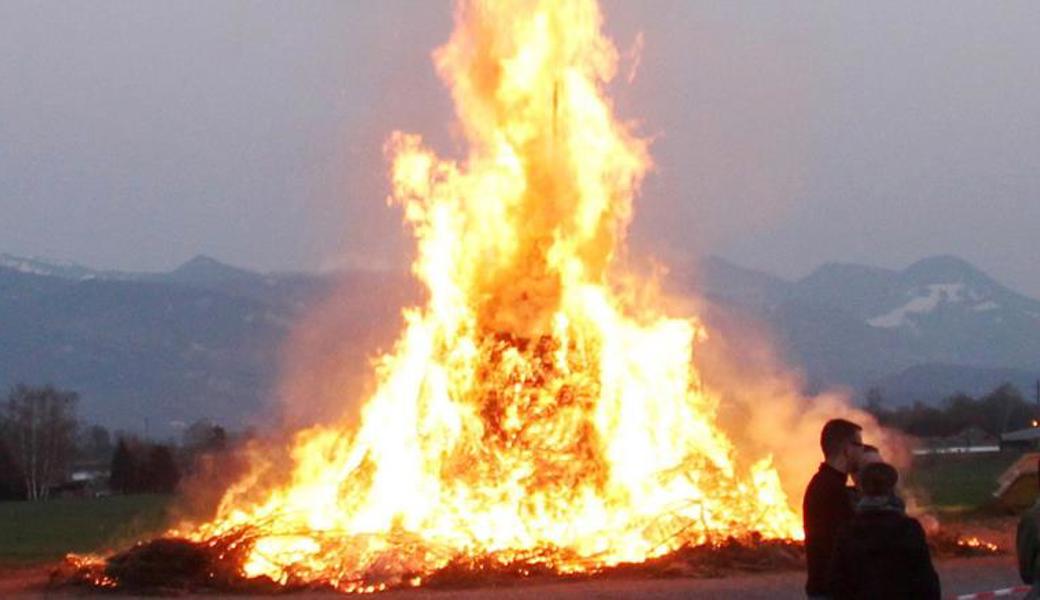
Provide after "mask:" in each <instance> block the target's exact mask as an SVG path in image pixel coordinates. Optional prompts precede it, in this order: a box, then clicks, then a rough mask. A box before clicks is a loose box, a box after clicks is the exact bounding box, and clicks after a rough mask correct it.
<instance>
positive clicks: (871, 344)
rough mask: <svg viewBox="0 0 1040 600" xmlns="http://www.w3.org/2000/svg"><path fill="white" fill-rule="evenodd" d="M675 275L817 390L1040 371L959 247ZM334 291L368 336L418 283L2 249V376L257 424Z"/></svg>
mask: <svg viewBox="0 0 1040 600" xmlns="http://www.w3.org/2000/svg"><path fill="white" fill-rule="evenodd" d="M671 279H672V283H673V284H674V285H676V286H679V288H680V289H682V290H683V291H690V292H692V291H694V290H696V291H698V292H699V293H701V294H703V295H704V296H705V297H706V298H707V299H708V300H709V302H711V303H713V304H714V305H717V306H722V307H725V309H726V310H727V311H730V312H733V313H737V314H742V315H746V316H747V317H748V318H750V319H754V320H756V321H759V322H762V323H764V324H766V326H767V328H768V329H770V330H771V331H772V334H773V337H774V338H775V340H776V343H777V344H778V346H779V349H780V351H781V355H782V356H784V357H785V358H786V359H787V360H788V361H789V362H791V363H792V364H793V365H795V366H796V367H798V368H801V369H803V370H804V372H805V376H806V385H807V387H809V388H810V389H813V390H817V389H822V388H825V387H830V386H848V387H851V388H852V389H853V390H855V391H856V392H857V393H859V394H860V395H862V393H863V391H864V390H866V389H867V388H869V387H871V386H877V387H879V388H881V390H882V393H883V395H884V397H885V399H886V401H887V402H889V403H890V404H893V405H895V404H902V403H910V402H914V401H925V402H935V401H938V400H941V399H942V398H943V397H945V396H948V395H950V394H952V393H954V392H957V391H963V392H966V393H969V394H980V393H983V392H987V391H989V390H991V389H993V388H994V387H996V386H997V385H999V384H1001V383H1003V382H1008V381H1009V382H1011V383H1013V384H1015V385H1016V386H1018V387H1019V388H1020V389H1021V390H1022V391H1023V392H1029V391H1030V390H1031V389H1032V386H1033V385H1034V381H1035V380H1036V379H1038V378H1040V301H1038V300H1036V299H1033V298H1029V297H1026V296H1024V295H1022V294H1019V293H1016V292H1014V291H1012V290H1010V289H1008V288H1006V287H1004V286H1003V285H1001V284H1000V283H998V282H996V281H994V280H993V279H992V278H990V277H989V276H987V275H986V274H985V273H983V272H981V271H980V270H978V269H977V268H975V267H973V266H972V265H970V264H968V263H967V262H965V261H963V260H960V259H957V258H954V257H950V256H939V257H933V258H927V259H924V260H921V261H919V262H917V263H915V264H913V265H911V266H909V267H908V268H906V269H904V270H902V271H893V270H886V269H878V268H874V267H866V266H861V265H854V264H827V265H824V266H822V267H820V268H819V269H817V270H816V271H815V272H813V273H812V274H810V275H809V276H808V277H805V278H804V279H801V280H798V281H786V280H783V279H780V278H777V277H774V276H771V275H769V274H766V273H762V272H758V271H754V270H750V269H746V268H743V267H739V266H737V265H734V264H732V263H729V262H727V261H725V260H722V259H719V258H715V257H709V258H706V259H704V260H703V261H701V262H700V264H699V265H697V266H695V267H691V268H688V269H685V270H684V269H677V270H675V271H674V272H673V274H672V276H671ZM336 288H342V289H346V290H348V291H347V295H346V296H344V308H343V310H344V311H345V312H346V313H349V315H348V319H347V320H348V321H349V322H350V323H351V325H350V327H349V329H350V330H352V331H355V332H360V331H365V330H366V329H367V328H371V327H372V326H373V323H376V322H378V321H381V320H393V319H396V318H397V315H398V311H399V306H400V304H401V303H402V302H403V301H404V300H405V299H406V298H408V297H409V295H410V294H411V295H414V292H409V291H408V290H414V286H412V285H411V284H410V283H409V281H408V278H407V277H406V276H405V275H404V274H401V273H389V272H364V271H354V272H340V273H335V274H325V275H318V274H304V273H285V274H277V273H272V274H260V273H255V272H251V271H247V270H243V269H237V268H235V267H231V266H228V265H225V264H223V263H220V262H218V261H216V260H214V259H211V258H207V257H196V258H194V259H192V260H190V261H188V262H187V263H185V264H184V265H182V266H180V267H179V268H177V269H175V270H173V271H170V272H168V273H125V272H117V271H98V270H93V269H90V268H88V267H84V266H81V265H76V264H71V263H54V262H49V261H43V260H37V259H28V258H22V257H16V256H11V255H0V387H3V388H6V387H7V386H10V385H13V384H15V383H19V382H25V383H30V384H41V383H53V384H55V385H58V386H61V387H65V388H69V389H74V390H76V391H78V392H80V394H81V398H82V399H81V403H80V413H81V415H82V416H83V417H84V418H85V419H86V420H89V421H93V422H98V423H102V424H105V425H108V426H111V427H117V428H124V429H129V430H134V431H143V430H145V429H148V430H149V433H151V434H153V435H168V434H172V433H175V432H176V430H177V428H178V427H180V426H182V425H181V424H183V423H190V422H192V421H194V420H197V419H199V418H209V419H212V420H214V421H217V422H220V423H224V424H226V425H228V426H231V427H241V426H245V425H248V424H251V423H256V422H257V421H258V420H261V419H263V418H264V416H263V415H264V414H265V412H266V410H267V409H268V408H270V407H271V406H272V404H273V402H274V398H275V395H276V393H277V381H278V376H279V365H280V364H281V357H282V354H281V353H282V351H283V348H284V346H285V344H286V342H287V340H288V339H289V336H290V333H291V331H292V329H293V326H294V324H295V323H297V322H298V320H299V319H300V318H301V317H302V316H303V315H306V314H308V311H310V310H311V309H312V308H313V307H315V306H317V305H318V304H319V303H320V302H322V301H323V300H325V299H327V298H328V296H329V294H330V293H331V291H332V290H333V289H336ZM387 290H398V291H400V293H396V294H394V295H389V294H388V293H387ZM369 350H370V349H368V348H363V349H359V354H358V356H363V355H364V352H365V351H369Z"/></svg>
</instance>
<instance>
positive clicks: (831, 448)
mask: <svg viewBox="0 0 1040 600" xmlns="http://www.w3.org/2000/svg"><path fill="white" fill-rule="evenodd" d="M862 431H863V428H862V427H860V426H859V425H856V424H855V423H853V422H852V421H846V420H845V419H831V420H830V421H827V424H826V425H824V426H823V431H821V432H820V448H821V449H822V450H823V457H824V459H825V460H826V461H827V463H828V464H829V465H831V466H832V467H834V468H836V469H838V470H840V471H844V472H846V473H848V472H850V471H855V470H856V468H857V467H858V466H859V463H860V457H861V455H862V449H863V437H862Z"/></svg>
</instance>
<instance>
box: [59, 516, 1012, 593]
mask: <svg viewBox="0 0 1040 600" xmlns="http://www.w3.org/2000/svg"><path fill="white" fill-rule="evenodd" d="M254 537H255V533H251V532H250V531H249V530H241V531H237V532H234V533H231V534H227V535H225V536H223V537H219V538H214V539H211V540H208V541H206V542H195V541H191V540H186V539H178V538H159V539H155V540H152V541H149V542H141V543H138V544H137V545H135V546H133V547H131V548H129V549H128V550H125V551H123V552H120V553H118V554H114V555H112V556H110V557H108V558H107V559H100V558H98V559H94V560H91V559H83V558H82V557H79V558H77V557H70V558H69V559H68V560H67V561H66V564H65V565H63V567H61V568H59V569H58V571H56V572H55V573H54V575H53V576H52V584H53V585H55V586H60V587H67V586H78V587H85V588H89V589H93V590H105V589H110V590H119V591H122V592H137V593H166V594H168V593H178V592H224V593H253V594H273V593H281V592H286V591H298V590H334V589H336V588H335V586H334V585H333V583H332V582H320V581H319V582H314V581H309V580H307V579H306V578H304V577H292V576H290V577H289V579H288V581H286V582H276V581H273V580H272V579H270V578H268V577H265V576H260V577H247V576H246V575H244V573H243V570H242V565H243V564H244V562H245V558H246V556H247V555H248V550H249V549H250V548H251V546H252V544H251V542H252V541H253V538H254ZM929 545H930V546H931V547H932V552H933V553H934V554H935V555H936V556H937V557H939V556H942V557H948V556H990V555H993V554H997V553H1001V551H1000V550H999V549H997V548H996V546H994V545H992V544H988V543H986V542H982V541H979V540H975V539H974V538H966V537H962V536H960V535H959V534H957V533H956V532H945V531H944V532H940V533H938V534H936V535H933V536H931V537H930V538H929ZM561 565H569V566H570V568H568V567H561ZM575 565H578V567H579V568H578V569H574V568H573V567H574V566H575ZM804 568H805V549H804V545H803V543H802V542H800V541H794V540H765V539H762V538H761V537H759V536H757V535H752V536H749V537H747V538H740V539H738V538H733V537H730V538H726V539H724V540H721V541H713V542H708V543H703V544H698V545H686V546H683V547H681V548H679V549H677V550H675V551H673V552H669V553H668V554H665V555H663V556H660V557H658V558H654V559H650V560H647V561H644V562H641V563H625V564H620V565H616V566H610V567H602V566H600V567H595V566H593V565H590V566H589V567H588V568H587V569H582V568H580V559H578V558H577V557H568V556H565V555H561V554H560V551H559V550H553V549H545V550H542V551H534V552H530V553H526V554H523V555H513V556H510V557H506V556H504V555H495V554H489V555H482V556H458V557H456V558H454V559H452V560H451V561H449V562H448V564H447V565H445V566H444V567H442V568H441V569H439V570H437V571H436V572H434V573H427V574H423V575H422V585H423V586H424V587H434V588H466V587H485V586H503V585H506V586H508V585H514V584H519V583H521V582H525V581H526V582H530V581H531V580H532V579H534V580H539V579H542V580H548V579H554V580H561V579H562V580H583V579H589V578H594V577H595V578H602V577H608V578H633V577H635V578H664V577H693V578H716V577H725V576H727V575H733V574H736V573H755V572H771V571H791V570H801V569H804ZM572 570H577V571H578V572H574V573H570V572H568V571H572ZM418 576H419V575H418V574H416V575H406V576H405V577H403V578H401V581H409V580H410V579H411V578H412V577H418ZM404 585H406V584H404V583H400V584H398V586H404ZM387 587H396V586H394V585H390V586H385V585H380V586H379V587H378V588H376V589H387ZM358 589H362V588H361V587H359V588H358ZM339 590H340V591H345V590H344V589H343V588H342V587H340V588H339Z"/></svg>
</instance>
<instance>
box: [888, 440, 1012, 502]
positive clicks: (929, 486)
mask: <svg viewBox="0 0 1040 600" xmlns="http://www.w3.org/2000/svg"><path fill="white" fill-rule="evenodd" d="M1018 457H1019V454H1018V453H1015V452H993V453H987V454H946V455H933V456H921V457H915V458H914V462H913V465H912V466H911V468H910V469H909V470H908V471H907V472H906V473H905V478H904V479H905V481H904V484H905V486H906V487H907V488H908V489H909V490H913V491H915V492H917V496H918V497H919V499H920V500H921V501H922V502H923V503H924V504H926V505H927V506H929V507H931V508H932V509H934V510H938V511H950V512H958V511H969V510H973V509H978V508H982V507H984V506H986V505H988V504H989V503H990V502H991V501H992V500H993V495H992V494H993V491H994V490H995V489H996V487H997V477H999V476H1000V474H1001V473H1003V472H1004V470H1005V469H1007V468H1008V467H1009V466H1010V465H1011V464H1012V463H1014V462H1015V461H1016V460H1018Z"/></svg>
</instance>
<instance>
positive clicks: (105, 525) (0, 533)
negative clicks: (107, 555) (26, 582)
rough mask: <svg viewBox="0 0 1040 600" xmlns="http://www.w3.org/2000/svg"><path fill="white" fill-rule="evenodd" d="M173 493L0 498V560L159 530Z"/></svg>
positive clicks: (21, 560)
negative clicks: (30, 499)
mask: <svg viewBox="0 0 1040 600" xmlns="http://www.w3.org/2000/svg"><path fill="white" fill-rule="evenodd" d="M171 498H172V497H171V496H163V495H152V494H142V495H135V496H110V497H105V498H67V499H59V500H47V501H39V502H0V565H31V564H35V563H44V562H51V561H55V560H59V559H61V558H62V557H63V556H65V554H66V553H69V552H91V551H99V550H105V549H108V548H111V547H113V546H117V545H119V544H121V543H126V542H130V541H133V540H135V539H137V538H139V537H142V536H146V535H148V534H152V533H156V532H159V531H161V530H162V529H163V528H164V526H165V525H166V524H167V523H166V521H167V506H168V505H169V504H170V500H171Z"/></svg>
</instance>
